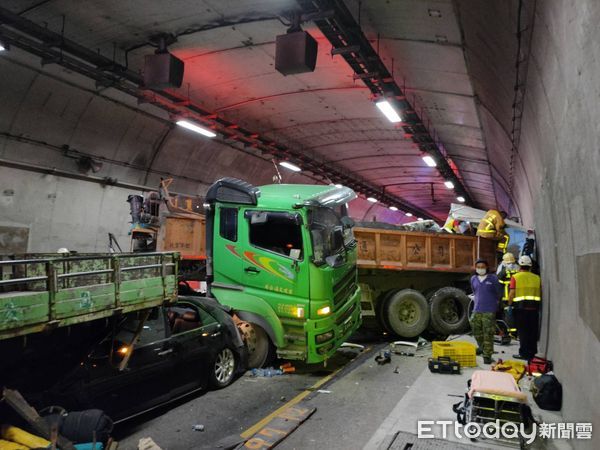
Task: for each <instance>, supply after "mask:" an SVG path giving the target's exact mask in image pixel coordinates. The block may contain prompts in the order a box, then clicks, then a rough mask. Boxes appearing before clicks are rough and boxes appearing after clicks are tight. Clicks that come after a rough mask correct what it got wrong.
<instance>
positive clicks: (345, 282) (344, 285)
mask: <svg viewBox="0 0 600 450" xmlns="http://www.w3.org/2000/svg"><path fill="white" fill-rule="evenodd" d="M354 291H356V270H355V269H353V270H350V271H349V272H348V273H347V274H346V275H344V278H342V279H341V280H340V281H338V282H337V283H336V284H335V286H334V287H333V307H334V308H337V307H338V306H339V305H340V303H343V301H344V299H346V298H348V297H349V296H350V295H352V294H353V293H354Z"/></svg>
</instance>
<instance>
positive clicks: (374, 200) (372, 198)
mask: <svg viewBox="0 0 600 450" xmlns="http://www.w3.org/2000/svg"><path fill="white" fill-rule="evenodd" d="M367 200H368V201H370V202H371V203H377V199H376V198H375V197H367Z"/></svg>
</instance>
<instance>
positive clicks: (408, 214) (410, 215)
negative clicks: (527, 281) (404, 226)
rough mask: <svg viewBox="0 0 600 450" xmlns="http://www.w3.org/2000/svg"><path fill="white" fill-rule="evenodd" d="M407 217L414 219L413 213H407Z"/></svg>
mask: <svg viewBox="0 0 600 450" xmlns="http://www.w3.org/2000/svg"><path fill="white" fill-rule="evenodd" d="M404 215H405V216H406V217H412V216H413V215H412V213H409V212H407V213H406V214H404Z"/></svg>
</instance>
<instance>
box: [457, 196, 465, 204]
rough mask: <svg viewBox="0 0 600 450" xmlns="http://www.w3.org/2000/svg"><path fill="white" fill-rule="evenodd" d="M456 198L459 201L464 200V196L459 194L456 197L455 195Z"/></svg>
mask: <svg viewBox="0 0 600 450" xmlns="http://www.w3.org/2000/svg"><path fill="white" fill-rule="evenodd" d="M456 200H458V201H459V202H461V203H464V202H465V198H464V197H463V196H462V195H459V196H458V197H456Z"/></svg>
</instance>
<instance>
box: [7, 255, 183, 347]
mask: <svg viewBox="0 0 600 450" xmlns="http://www.w3.org/2000/svg"><path fill="white" fill-rule="evenodd" d="M178 266H179V254H177V253H145V254H135V253H123V254H100V253H93V254H78V255H71V254H67V255H65V254H56V253H55V254H25V255H13V256H1V257H0V340H2V339H8V338H13V337H17V336H24V335H28V334H31V333H38V332H44V331H50V330H52V329H55V328H60V327H67V326H70V325H76V324H80V323H84V322H90V321H94V320H98V319H103V318H106V317H111V316H115V315H120V314H126V313H129V312H132V311H137V310H141V309H147V308H152V307H154V306H157V305H161V304H163V303H165V302H166V303H169V302H174V301H175V300H176V299H177V273H178Z"/></svg>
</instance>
